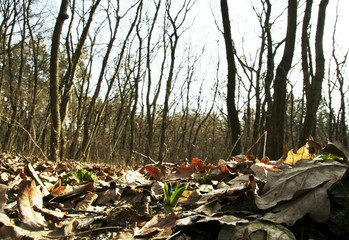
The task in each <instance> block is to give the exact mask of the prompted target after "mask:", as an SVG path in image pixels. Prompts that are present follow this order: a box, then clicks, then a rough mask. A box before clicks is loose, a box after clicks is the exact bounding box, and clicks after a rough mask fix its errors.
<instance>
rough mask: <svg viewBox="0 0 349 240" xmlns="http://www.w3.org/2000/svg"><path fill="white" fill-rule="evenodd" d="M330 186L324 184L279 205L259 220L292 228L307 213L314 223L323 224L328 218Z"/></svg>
mask: <svg viewBox="0 0 349 240" xmlns="http://www.w3.org/2000/svg"><path fill="white" fill-rule="evenodd" d="M331 185H332V183H330V182H327V183H324V184H322V185H319V186H317V187H315V188H314V189H311V190H310V191H309V192H307V193H306V194H304V195H302V196H300V197H297V198H295V199H293V200H292V201H288V202H285V203H281V204H280V205H277V206H276V207H274V208H272V209H271V210H270V211H268V212H267V213H266V214H265V215H264V216H263V217H261V220H267V221H270V222H274V223H280V224H287V225H289V226H292V225H293V224H294V223H295V222H296V221H297V220H298V219H300V218H302V217H303V216H304V215H305V214H307V213H308V214H310V216H311V217H312V218H313V219H314V221H317V222H325V221H326V220H328V218H329V216H330V209H331V203H330V200H329V198H328V194H327V190H328V188H329V187H330V186H331Z"/></svg>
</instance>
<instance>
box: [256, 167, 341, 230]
mask: <svg viewBox="0 0 349 240" xmlns="http://www.w3.org/2000/svg"><path fill="white" fill-rule="evenodd" d="M346 168H347V166H345V165H343V164H339V163H336V162H334V163H331V164H329V163H311V164H307V165H306V166H302V167H295V168H292V169H288V170H285V171H284V172H281V173H274V172H270V173H269V174H268V179H267V183H266V185H265V187H264V191H265V192H264V193H263V194H262V195H261V196H257V195H255V203H256V205H257V207H258V208H259V209H268V208H271V210H270V211H269V212H268V213H266V214H265V215H264V216H263V218H262V219H264V220H270V221H272V222H275V223H286V224H288V225H293V224H294V223H295V221H296V220H298V219H300V218H301V217H303V216H304V215H305V214H307V213H309V214H310V216H311V217H312V218H313V219H314V220H315V221H320V222H322V221H326V220H327V219H328V217H329V214H330V201H329V199H328V194H327V190H328V189H329V188H330V187H331V186H332V185H333V184H334V183H335V182H337V181H338V180H340V179H341V177H342V176H343V174H344V173H345V171H346Z"/></svg>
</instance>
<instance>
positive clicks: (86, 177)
mask: <svg viewBox="0 0 349 240" xmlns="http://www.w3.org/2000/svg"><path fill="white" fill-rule="evenodd" d="M88 181H94V182H98V177H97V175H96V174H94V173H93V172H90V171H87V170H86V169H83V168H80V169H79V170H77V171H75V172H73V171H72V172H69V173H67V174H65V175H64V176H63V177H62V185H63V186H65V185H68V184H70V185H74V184H79V183H82V182H88Z"/></svg>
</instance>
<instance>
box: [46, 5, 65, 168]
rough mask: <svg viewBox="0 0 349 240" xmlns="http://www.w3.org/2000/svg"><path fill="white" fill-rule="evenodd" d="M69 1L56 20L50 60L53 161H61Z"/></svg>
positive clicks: (62, 6)
mask: <svg viewBox="0 0 349 240" xmlns="http://www.w3.org/2000/svg"><path fill="white" fill-rule="evenodd" d="M68 2H69V1H68V0H62V2H61V7H60V10H59V14H58V17H57V20H56V24H55V28H54V30H53V34H52V45H51V58H50V107H51V119H52V127H51V141H50V155H51V156H50V157H51V159H52V160H53V161H59V160H60V136H61V117H60V112H59V111H60V109H59V102H60V94H59V91H58V89H59V45H60V37H61V32H62V28H63V23H64V21H65V20H66V19H68V18H69V16H68V14H67V10H68Z"/></svg>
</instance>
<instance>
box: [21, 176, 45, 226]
mask: <svg viewBox="0 0 349 240" xmlns="http://www.w3.org/2000/svg"><path fill="white" fill-rule="evenodd" d="M17 204H18V211H19V218H20V219H21V221H22V224H23V226H24V227H26V228H29V229H32V230H38V229H43V228H44V227H45V225H46V223H45V218H44V217H43V215H42V214H41V213H39V212H36V211H35V210H34V206H35V207H37V208H39V209H41V208H42V207H43V195H42V193H41V191H40V189H39V188H38V187H37V186H36V184H35V181H34V180H31V181H24V182H23V183H22V184H21V186H20V189H19V190H18V196H17Z"/></svg>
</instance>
